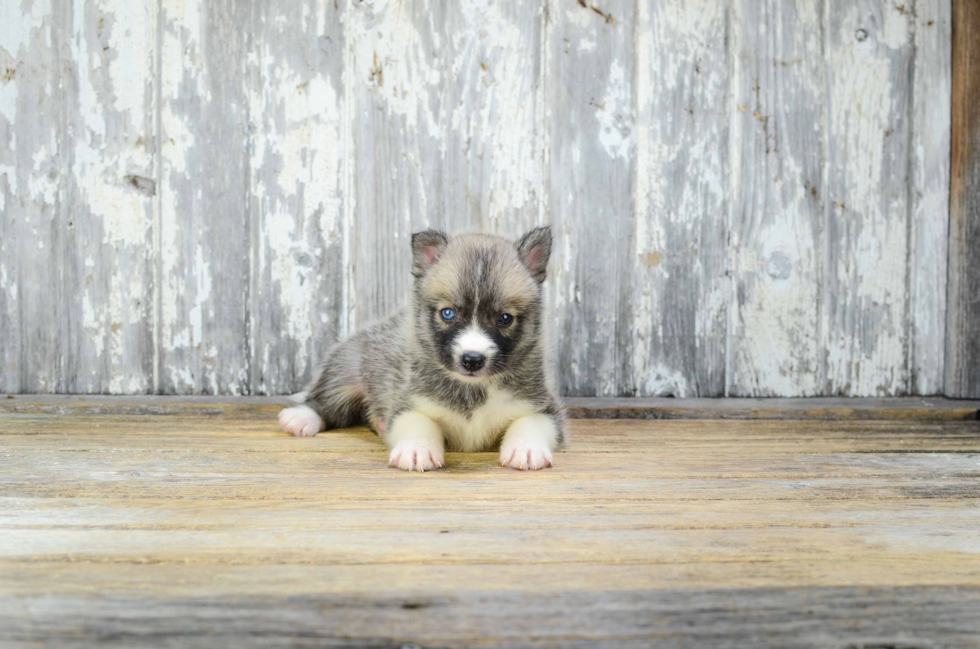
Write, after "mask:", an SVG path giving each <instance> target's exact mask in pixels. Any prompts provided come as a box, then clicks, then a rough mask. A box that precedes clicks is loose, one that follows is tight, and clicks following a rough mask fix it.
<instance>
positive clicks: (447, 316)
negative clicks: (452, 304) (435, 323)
mask: <svg viewBox="0 0 980 649" xmlns="http://www.w3.org/2000/svg"><path fill="white" fill-rule="evenodd" d="M439 315H441V316H442V319H443V320H445V321H446V322H449V321H450V320H452V319H453V318H455V317H456V312H455V311H453V310H452V309H443V310H442V311H440V312H439Z"/></svg>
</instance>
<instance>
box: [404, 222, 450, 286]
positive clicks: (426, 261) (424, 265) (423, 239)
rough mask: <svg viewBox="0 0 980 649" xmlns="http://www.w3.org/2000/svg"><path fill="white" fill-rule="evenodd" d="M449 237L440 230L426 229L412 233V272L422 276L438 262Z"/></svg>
mask: <svg viewBox="0 0 980 649" xmlns="http://www.w3.org/2000/svg"><path fill="white" fill-rule="evenodd" d="M447 243H449V237H447V236H446V235H445V234H444V233H442V232H439V231H438V230H424V231H423V232H416V233H415V234H413V235H412V274H413V275H415V276H416V277H422V276H423V275H425V273H426V272H428V270H429V268H430V267H431V266H432V264H434V263H436V260H437V259H439V255H441V254H442V250H443V248H445V247H446V244H447Z"/></svg>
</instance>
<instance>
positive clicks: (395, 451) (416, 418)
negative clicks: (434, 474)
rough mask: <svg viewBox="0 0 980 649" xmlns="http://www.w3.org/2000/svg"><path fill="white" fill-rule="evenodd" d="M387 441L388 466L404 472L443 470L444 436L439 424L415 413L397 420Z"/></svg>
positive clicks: (392, 423) (409, 411)
mask: <svg viewBox="0 0 980 649" xmlns="http://www.w3.org/2000/svg"><path fill="white" fill-rule="evenodd" d="M386 441H387V442H388V444H389V445H390V446H391V455H390V456H388V464H389V465H391V466H396V467H398V468H399V469H404V470H405V471H431V470H433V469H438V468H440V467H442V463H443V445H444V440H443V435H442V429H441V428H439V424H437V423H436V422H434V421H432V420H431V419H429V418H428V417H426V416H425V415H423V414H422V413H420V412H416V411H414V410H408V411H405V412H403V413H402V414H400V415H398V416H397V417H395V420H394V421H393V422H391V426H390V427H389V429H388V435H387V438H386Z"/></svg>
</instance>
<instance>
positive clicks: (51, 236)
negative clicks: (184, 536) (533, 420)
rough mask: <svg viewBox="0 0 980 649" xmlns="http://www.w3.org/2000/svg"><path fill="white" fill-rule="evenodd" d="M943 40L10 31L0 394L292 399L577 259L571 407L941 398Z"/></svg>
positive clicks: (344, 17) (894, 11) (326, 27)
mask: <svg viewBox="0 0 980 649" xmlns="http://www.w3.org/2000/svg"><path fill="white" fill-rule="evenodd" d="M951 11H952V10H951V6H950V0H914V1H913V0H906V2H905V4H900V3H896V2H893V1H891V0H888V1H885V0H861V1H854V0H560V1H559V0H549V1H547V2H541V3H536V2H510V1H503V0H453V1H446V2H438V1H436V0H402V1H395V0H391V1H388V2H385V1H384V0H373V1H372V0H290V1H286V0H277V1H271V2H270V1H268V0H125V1H123V0H76V2H74V3H73V2H70V1H69V0H0V15H2V25H0V336H2V338H0V391H6V392H79V393H87V392H124V393H147V392H149V393H154V392H161V393H178V394H184V393H201V394H215V393H222V394H242V393H249V394H268V393H288V392H292V391H294V390H297V389H298V388H300V387H301V386H302V384H303V383H304V382H305V381H307V380H308V379H309V378H310V377H311V376H312V374H313V372H314V371H315V368H316V365H317V362H318V359H320V358H322V356H323V354H324V352H325V350H327V349H328V348H329V347H330V345H331V344H332V343H334V342H335V341H337V340H339V339H342V338H344V337H345V336H346V335H348V333H350V332H351V331H352V330H354V329H355V328H356V327H358V326H359V325H360V324H362V323H364V322H367V321H370V320H373V319H375V318H377V317H379V316H381V315H383V314H384V313H386V312H387V311H389V310H390V309H392V308H393V307H395V306H396V305H397V304H399V303H401V302H402V300H403V298H404V296H405V292H406V287H407V286H408V285H409V282H410V275H409V272H408V269H409V258H410V254H409V235H410V234H411V232H413V231H415V230H418V229H421V228H423V227H426V226H435V227H440V228H446V229H448V230H450V231H454V232H461V231H467V230H483V231H489V232H498V233H501V234H505V235H508V236H516V235H518V234H519V233H520V232H522V231H523V230H525V229H527V228H529V227H531V226H532V225H534V224H539V223H552V224H553V225H554V228H555V232H556V235H557V241H556V245H555V249H554V256H553V260H552V265H551V277H550V279H549V287H548V288H549V301H550V303H551V307H552V308H553V318H552V328H553V337H554V339H555V344H556V346H557V348H558V351H559V353H558V362H559V366H560V376H561V379H560V380H561V385H562V388H563V390H564V392H565V393H567V394H574V395H674V396H717V395H725V394H727V395H734V396H740V395H754V396H767V395H902V394H936V393H941V392H943V389H944V373H945V372H946V368H947V366H948V363H947V361H946V358H945V355H946V353H947V352H946V349H947V348H946V315H947V305H946V296H947V291H946V278H947V248H948V223H949V221H948V215H949V196H950V194H949V174H950V166H949V160H950V97H951V87H950V84H951V72H950V67H951V65H950V56H951V52H950V43H951ZM974 317H976V313H974ZM973 376H974V377H975V376H976V374H974V375H973Z"/></svg>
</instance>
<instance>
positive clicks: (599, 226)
mask: <svg viewBox="0 0 980 649" xmlns="http://www.w3.org/2000/svg"><path fill="white" fill-rule="evenodd" d="M593 7H595V8H593ZM548 16H549V30H548V50H547V59H546V61H547V63H546V79H547V84H548V90H547V94H548V106H549V111H548V114H547V120H548V128H549V133H550V146H549V154H548V156H549V161H550V166H549V170H550V173H549V176H548V188H549V190H548V191H549V193H548V209H549V211H550V215H551V223H552V226H553V228H554V233H555V237H556V240H555V246H554V248H553V252H552V260H553V261H552V265H551V268H552V273H553V275H554V277H553V280H552V282H551V285H552V287H553V291H554V296H555V297H554V308H555V309H556V310H557V312H558V313H560V314H561V320H560V322H559V323H558V324H557V327H556V331H555V336H556V338H557V348H558V367H559V371H558V377H559V379H558V380H559V388H560V390H561V392H563V393H565V394H571V395H577V396H620V395H630V394H634V393H636V392H637V388H636V386H635V379H636V377H635V376H634V374H633V369H632V367H633V352H632V349H633V346H634V344H635V340H634V338H633V330H632V321H633V300H632V289H631V284H632V278H631V271H632V269H633V263H632V252H633V249H634V243H633V241H634V237H635V233H634V231H633V230H634V206H633V186H634V182H635V181H634V179H635V176H636V153H635V151H636V89H635V78H636V76H635V75H636V67H635V66H636V60H635V57H634V56H633V55H632V52H633V48H634V42H635V30H636V25H637V23H636V20H637V17H636V3H633V2H625V1H606V2H604V3H603V4H602V6H601V7H598V6H596V5H588V4H587V3H584V2H583V3H575V2H552V3H549V5H548Z"/></svg>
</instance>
